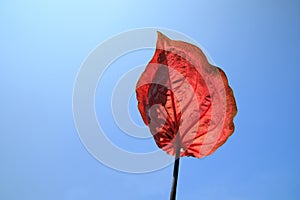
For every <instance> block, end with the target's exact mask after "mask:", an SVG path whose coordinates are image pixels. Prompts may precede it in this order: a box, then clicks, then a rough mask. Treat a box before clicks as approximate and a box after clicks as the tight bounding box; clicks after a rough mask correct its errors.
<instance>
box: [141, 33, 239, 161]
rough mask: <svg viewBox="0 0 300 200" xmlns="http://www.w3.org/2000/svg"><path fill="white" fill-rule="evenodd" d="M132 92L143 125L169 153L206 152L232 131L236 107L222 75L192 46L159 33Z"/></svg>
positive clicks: (218, 69)
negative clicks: (152, 53)
mask: <svg viewBox="0 0 300 200" xmlns="http://www.w3.org/2000/svg"><path fill="white" fill-rule="evenodd" d="M136 94H137V100H138V109H139V111H140V113H141V116H142V118H143V121H144V123H145V124H146V125H147V126H149V128H150V131H151V133H152V135H153V137H154V139H155V142H156V144H157V145H158V147H160V148H162V149H163V150H164V151H165V152H167V153H168V154H170V155H175V154H176V151H178V150H180V156H194V157H197V158H201V157H204V156H207V155H210V154H212V153H213V152H214V151H215V150H216V149H217V148H218V147H220V146H221V145H222V144H223V143H224V142H225V141H226V140H227V139H228V137H229V136H230V135H231V134H232V133H233V131H234V124H233V118H234V116H235V114H236V112H237V108H236V103H235V99H234V96H233V92H232V89H231V88H230V86H229V85H228V80H227V78H226V75H225V73H224V72H223V71H222V70H221V69H220V68H218V67H215V66H213V65H211V64H210V63H209V62H208V60H207V58H206V56H205V55H204V53H203V52H202V51H201V49H199V48H198V47H197V46H195V45H192V44H189V43H186V42H183V41H175V40H171V39H169V38H168V37H166V36H165V35H163V34H162V33H160V32H158V38H157V44H156V50H155V53H154V56H153V58H152V59H151V61H150V62H149V64H148V65H147V66H146V69H145V71H144V72H143V73H142V75H141V77H140V79H139V80H138V83H137V86H136Z"/></svg>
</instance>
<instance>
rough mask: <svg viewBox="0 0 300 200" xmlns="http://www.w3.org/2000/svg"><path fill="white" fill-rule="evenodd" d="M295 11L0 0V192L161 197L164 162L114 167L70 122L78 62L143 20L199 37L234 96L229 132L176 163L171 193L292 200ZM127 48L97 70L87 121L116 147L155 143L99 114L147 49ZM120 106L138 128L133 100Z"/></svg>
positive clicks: (212, 4)
mask: <svg viewBox="0 0 300 200" xmlns="http://www.w3.org/2000/svg"><path fill="white" fill-rule="evenodd" d="M299 10H300V3H299V2H298V1H296V0H294V1H293V0H287V1H283V0H278V1H271V0H264V1H260V0H253V1H239V0H230V1H223V0H219V1H217V0H211V1H196V0H194V1H184V2H183V1H180V2H179V1H158V0H157V1H147V2H146V1H138V0H136V1H113V0H111V1H107V3H105V2H103V1H82V2H79V1H58V0H52V1H17V0H16V1H8V0H2V1H1V2H0V27H1V28H0V92H1V96H0V120H1V122H0V124H1V125H0V159H1V162H0V199H3V200H19V199H24V200H25V199H26V200H27V199H28V200H40V199H43V200H53V199H55V200H87V199H88V200H99V199H137V200H139V199H145V200H150V199H151V200H152V199H156V200H160V199H162V200H165V199H168V198H169V192H170V187H171V177H172V170H173V169H172V166H169V167H166V168H163V169H161V170H158V171H155V172H151V173H146V174H130V173H123V172H119V171H116V170H113V169H111V168H109V167H107V166H105V165H103V164H101V163H100V162H99V161H97V160H96V159H94V157H93V156H92V155H91V154H89V153H88V151H87V150H86V149H85V147H84V146H83V145H82V143H81V141H80V138H79V136H78V134H77V131H76V128H75V124H74V121H73V113H72V93H73V86H74V83H75V79H76V75H77V73H78V71H79V69H80V66H81V64H82V62H83V61H84V60H85V59H86V58H87V56H88V55H89V53H90V52H91V51H92V50H93V49H94V48H95V47H96V46H97V45H99V44H100V43H101V42H103V41H105V40H106V39H107V38H109V37H111V36H113V35H116V34H118V33H120V32H123V31H126V30H130V29H134V28H142V27H163V28H169V29H173V30H177V31H179V32H182V33H184V34H186V35H187V36H190V37H191V38H193V39H194V40H195V41H196V42H197V43H199V44H201V45H202V47H204V48H205V50H206V51H207V52H208V53H209V55H210V56H211V58H212V59H213V61H214V62H215V64H216V65H218V66H220V67H221V68H222V69H223V70H224V71H225V72H226V74H227V76H228V78H229V82H230V85H231V87H232V88H233V90H234V94H235V97H236V101H237V107H238V114H237V116H236V118H235V125H236V131H235V133H234V134H233V136H232V137H230V138H229V140H228V141H227V142H226V143H225V144H224V145H223V146H222V147H221V148H219V149H218V150H217V151H216V152H215V153H214V154H213V155H211V156H209V157H207V158H204V159H195V158H183V159H182V160H181V161H182V162H181V166H180V175H179V183H178V195H177V196H178V199H201V200H217V199H218V200H219V199H224V200H253V199H257V200H282V199H288V200H297V199H300V191H299V185H300V181H299V178H300V170H299V169H300V156H299V152H300V148H299V146H298V143H299V140H300V135H299V127H298V125H299V124H298V123H299V111H300V109H299V106H298V105H299V102H300V93H299V92H300V91H299V84H298V80H299V74H300V69H299V67H300V61H299V57H300V37H299V35H300V20H299V19H300V12H299ZM128 56H129V57H128V58H132V60H131V61H130V59H128V58H127V60H126V56H124V58H123V60H121V59H120V62H119V63H122V66H121V65H120V66H118V62H117V61H116V62H115V63H113V65H112V67H111V68H110V69H109V70H108V71H107V73H106V75H107V76H106V79H107V80H106V81H107V82H106V86H107V87H106V88H104V89H105V90H103V91H104V93H103V94H99V92H97V94H96V97H95V99H96V104H95V107H96V110H97V111H98V112H97V117H98V119H99V121H100V122H101V123H103V124H104V126H103V129H104V130H105V132H106V134H111V135H108V137H109V138H110V139H111V140H112V141H113V142H114V143H115V144H117V145H119V146H120V147H122V148H124V149H127V150H130V151H136V152H139V151H144V150H148V148H149V149H152V150H153V149H154V150H155V149H156V146H155V145H154V143H153V141H152V139H148V140H147V142H148V143H147V145H149V146H147V148H146V149H143V148H139V147H140V146H141V144H142V143H143V144H144V143H145V140H141V139H139V140H138V139H134V138H126V136H124V133H123V132H122V131H121V130H120V129H118V127H117V125H116V124H115V122H114V119H113V117H112V113H111V112H112V111H111V109H110V107H109V106H106V107H105V109H103V110H101V109H102V108H101V105H102V104H104V105H105V103H106V104H107V105H109V104H110V102H109V100H110V99H109V98H110V96H111V92H112V89H113V87H114V86H113V83H115V82H116V81H117V80H118V79H119V77H120V76H122V73H123V72H124V71H122V70H124V69H126V70H130V69H131V66H133V67H134V66H136V65H138V64H144V63H145V62H147V61H149V60H150V58H151V56H152V52H151V51H150V50H148V51H145V52H142V53H141V52H140V53H139V52H137V53H136V54H132V55H128ZM125 64H126V65H125ZM122 67H124V68H122ZM121 68H122V70H121ZM121 72H122V73H121ZM125 72H126V71H125ZM125 72H124V73H125ZM109 74H111V75H109ZM117 75H119V77H118V76H117ZM108 77H112V78H108ZM104 81H105V77H104ZM99 88H100V87H99ZM102 101H103V102H102ZM101 102H102V103H101ZM129 112H130V115H131V116H132V118H133V119H134V121H135V122H136V123H137V124H141V121H140V118H139V114H138V112H137V109H136V102H135V101H134V96H133V97H132V99H131V101H130V104H129ZM122 138H124V140H123V139H122ZM125 138H126V139H125ZM145 145H146V143H145ZM151 145H152V146H151ZM142 146H143V145H142ZM143 147H145V146H143ZM106 153H109V152H106ZM129 162H130V161H129Z"/></svg>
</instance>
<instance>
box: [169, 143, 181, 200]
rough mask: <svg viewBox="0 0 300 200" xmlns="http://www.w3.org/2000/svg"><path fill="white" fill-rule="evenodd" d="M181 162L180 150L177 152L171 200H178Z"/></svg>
mask: <svg viewBox="0 0 300 200" xmlns="http://www.w3.org/2000/svg"><path fill="white" fill-rule="evenodd" d="M179 160H180V148H177V150H176V156H175V162H174V169H173V183H172V189H171V195H170V200H176V189H177V180H178V171H179Z"/></svg>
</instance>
